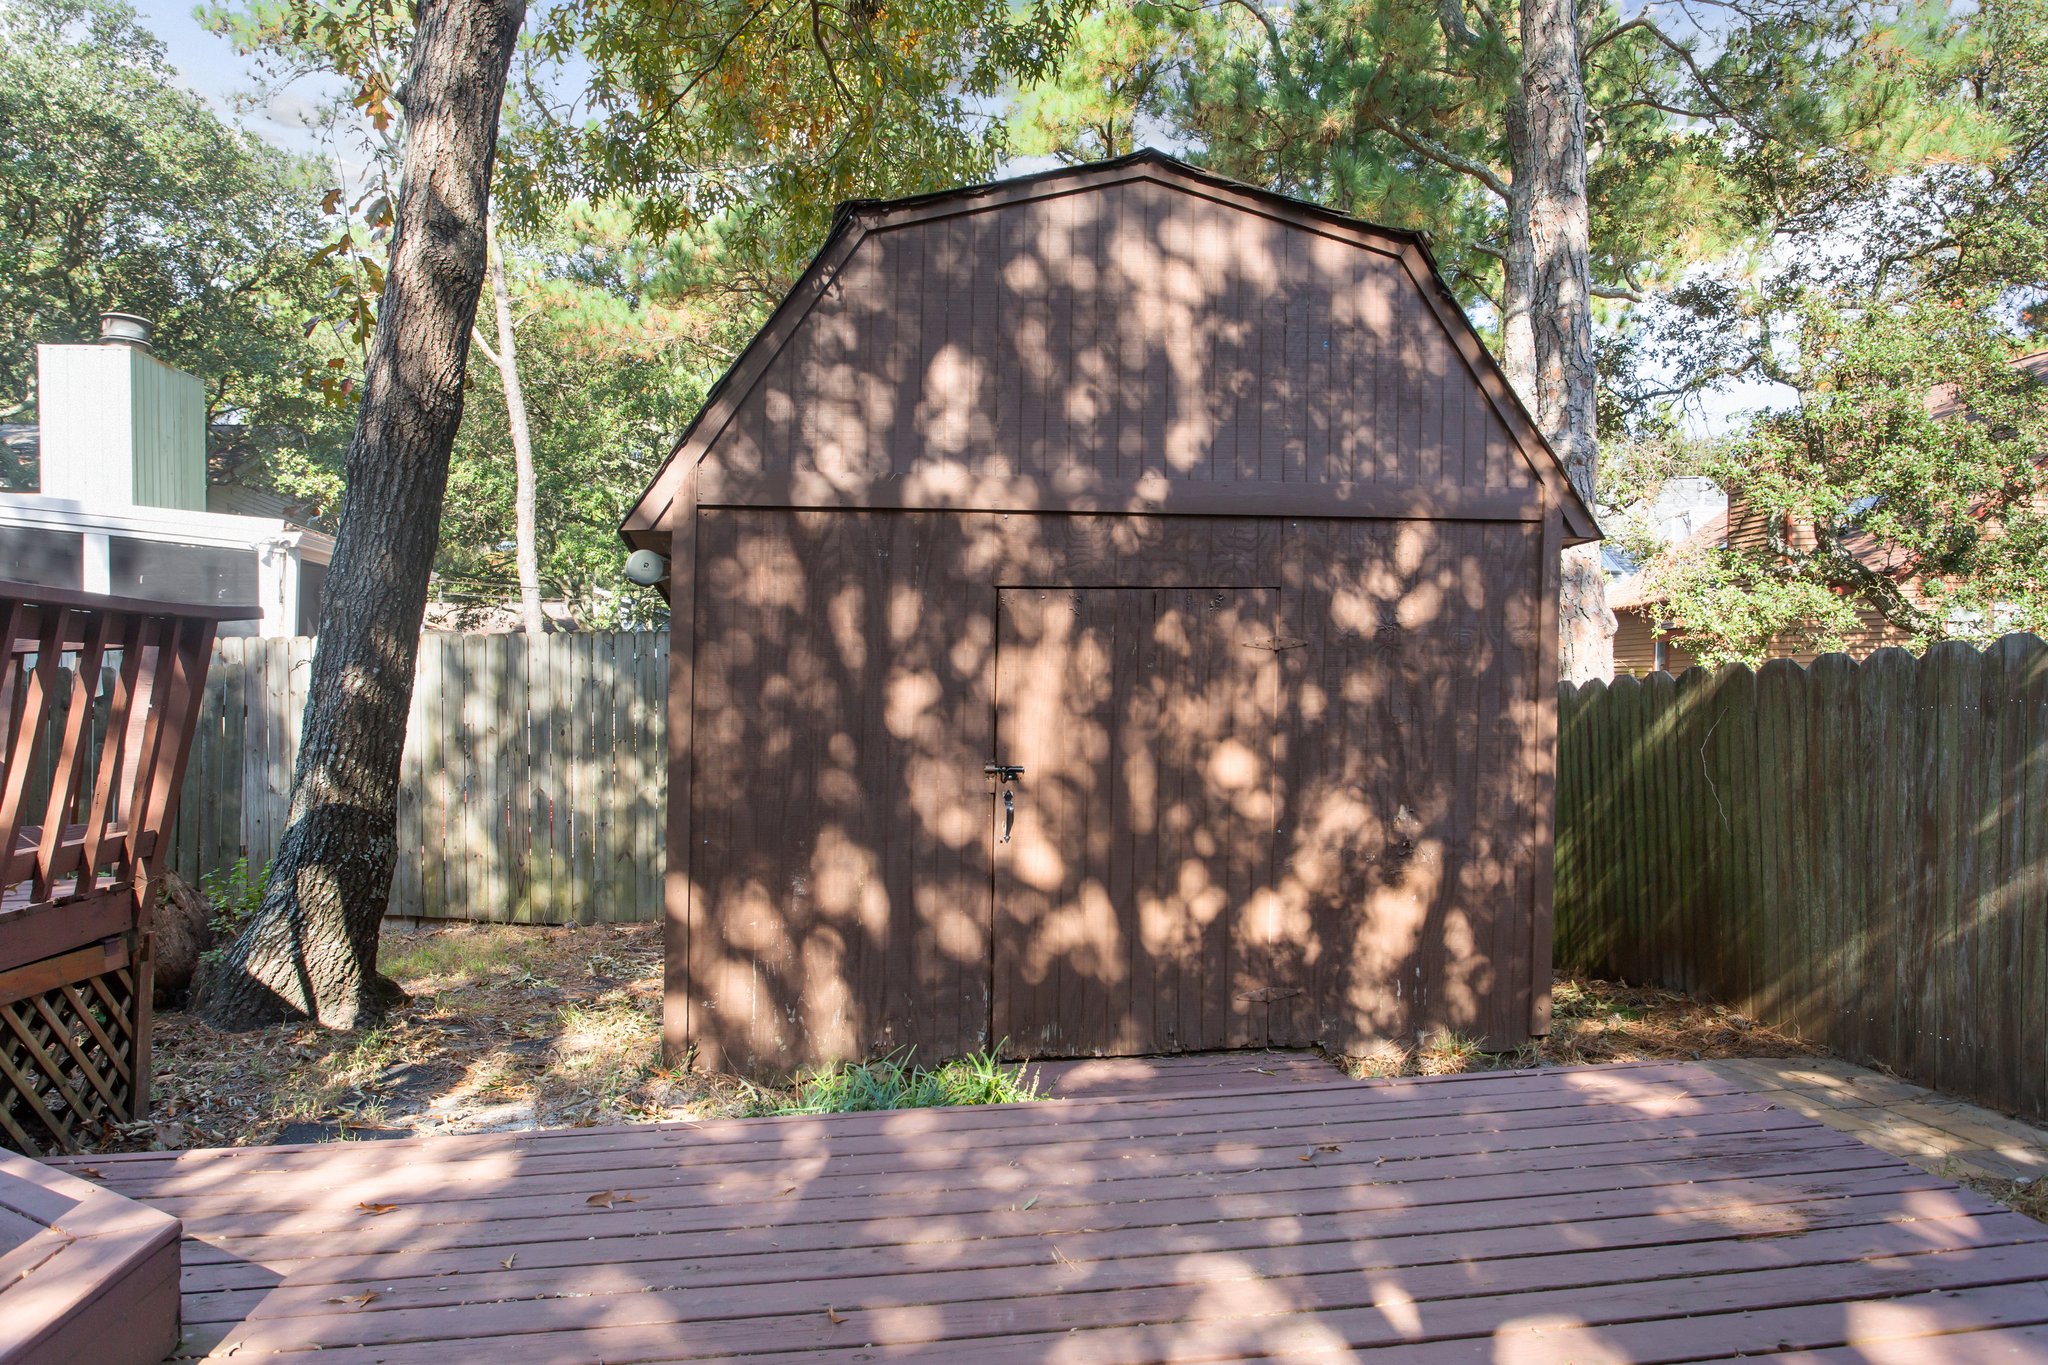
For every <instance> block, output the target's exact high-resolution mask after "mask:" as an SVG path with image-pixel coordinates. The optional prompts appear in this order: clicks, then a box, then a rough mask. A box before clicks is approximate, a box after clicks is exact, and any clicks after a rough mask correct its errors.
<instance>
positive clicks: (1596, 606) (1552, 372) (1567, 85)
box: [1503, 0, 1614, 682]
mask: <svg viewBox="0 0 2048 1365" xmlns="http://www.w3.org/2000/svg"><path fill="white" fill-rule="evenodd" d="M1579 38H1580V35H1579V21H1578V12H1577V10H1576V8H1575V7H1574V5H1573V4H1572V3H1571V0H1525V3H1524V4H1523V6H1522V80H1521V89H1520V91H1519V98H1517V99H1516V100H1515V101H1514V103H1513V105H1512V106H1511V108H1510V110H1509V123H1510V128H1509V147H1510V154H1511V157H1512V159H1513V162H1514V181H1513V185H1512V187H1511V188H1512V191H1513V193H1512V196H1511V201H1510V204H1509V210H1508V212H1509V231H1508V237H1509V247H1508V267H1507V277H1508V278H1507V288H1506V290H1505V297H1504V311H1505V313H1506V316H1505V318H1504V319H1503V321H1504V323H1505V326H1506V342H1507V346H1506V349H1507V366H1506V368H1507V371H1508V377H1509V379H1510V380H1511V381H1512V382H1513V383H1514V384H1515V385H1516V386H1517V388H1519V389H1520V390H1521V392H1522V394H1523V396H1524V397H1525V398H1528V399H1533V402H1532V403H1531V406H1532V407H1533V408H1534V409H1535V414H1536V422H1537V425H1538V426H1540V427H1541V428H1542V430H1543V434H1544V435H1545V436H1546V437H1547V438H1548V439H1549V441H1550V443H1551V445H1552V447H1553V448H1555V449H1556V451H1557V453H1558V455H1559V456H1560V457H1561V458H1562V459H1563V460H1564V463H1565V469H1566V471H1567V472H1568V473H1569V474H1570V476H1571V481H1572V484H1573V486H1574V487H1576V488H1577V489H1578V490H1579V495H1580V496H1581V497H1583V498H1585V499H1586V501H1587V502H1588V503H1591V502H1592V500H1593V476H1594V471H1595V469H1596V467H1597V462H1598V457H1599V424H1598V417H1597V409H1596V393H1597V387H1596V385H1597V376H1596V372H1595V370H1594V366H1593V291H1592V284H1593V279H1592V261H1591V251H1592V248H1591V236H1592V229H1591V222H1590V210H1589V207H1588V204H1587V201H1586V85H1585V72H1584V67H1583V65H1582V63H1581V59H1580V50H1579ZM1606 590H1607V578H1606V575H1605V574H1604V573H1603V572H1602V570H1601V566H1600V547H1599V546H1598V545H1581V546H1577V547H1576V548H1573V549H1570V550H1567V551H1565V552H1564V562H1563V565H1562V573H1561V574H1560V585H1559V594H1560V600H1559V604H1558V636H1559V639H1558V647H1559V649H1560V650H1561V652H1562V653H1561V667H1560V673H1561V675H1562V676H1563V677H1564V678H1566V679H1568V680H1570V681H1574V682H1583V681H1586V680H1587V679H1590V678H1609V677H1612V676H1613V675H1614V615H1613V613H1611V612H1609V611H1608V610H1607V591H1606Z"/></svg>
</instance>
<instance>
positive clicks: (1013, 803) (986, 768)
mask: <svg viewBox="0 0 2048 1365" xmlns="http://www.w3.org/2000/svg"><path fill="white" fill-rule="evenodd" d="M981 770H982V771H983V772H985V773H987V774H988V777H989V781H991V782H1000V783H1002V784H1003V836H1002V838H1000V839H998V840H996V842H997V843H999V844H1007V843H1009V842H1010V832H1011V831H1012V830H1014V829H1015V828H1016V827H1017V787H1016V783H1017V782H1018V781H1019V780H1020V779H1022V778H1023V776H1024V768H1023V765H1021V764H1017V763H984V764H982V765H981Z"/></svg>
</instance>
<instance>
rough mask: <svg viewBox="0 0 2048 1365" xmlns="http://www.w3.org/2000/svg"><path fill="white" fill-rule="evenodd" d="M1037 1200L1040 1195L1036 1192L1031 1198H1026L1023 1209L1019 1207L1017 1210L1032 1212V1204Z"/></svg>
mask: <svg viewBox="0 0 2048 1365" xmlns="http://www.w3.org/2000/svg"><path fill="white" fill-rule="evenodd" d="M1037 1202H1038V1196H1037V1195H1035V1194H1034V1195H1032V1196H1031V1197H1030V1198H1029V1199H1027V1200H1025V1201H1024V1207H1023V1208H1021V1209H1018V1210H1017V1212H1019V1213H1029V1212H1031V1206H1032V1205H1033V1204H1036V1203H1037Z"/></svg>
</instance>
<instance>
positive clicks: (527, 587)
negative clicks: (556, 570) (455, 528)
mask: <svg viewBox="0 0 2048 1365" xmlns="http://www.w3.org/2000/svg"><path fill="white" fill-rule="evenodd" d="M490 259H491V302H492V305H493V316H494V317H495V318H496V319H497V323H498V349H497V352H496V353H495V354H494V355H493V356H492V357H491V360H492V362H493V363H494V364H495V365H496V366H497V367H498V378H499V379H500V380H501V381H503V383H504V387H505V424H506V425H507V426H508V427H510V428H511V429H512V471H513V478H514V480H515V481H516V483H515V487H514V490H513V495H512V546H513V551H514V554H515V557H516V560H517V563H518V568H519V619H520V620H521V621H522V622H523V623H524V624H525V626H526V633H527V634H528V635H543V634H546V633H547V628H548V623H547V618H546V617H544V616H542V615H541V611H540V547H539V545H538V544H537V543H536V542H537V537H536V533H535V531H534V520H533V496H534V494H533V428H532V427H531V426H530V425H529V424H528V422H527V420H526V388H525V386H524V385H522V384H521V383H520V382H519V342H518V339H517V338H515V337H514V336H513V335H512V291H511V290H510V289H508V288H507V287H506V285H505V255H504V253H503V252H501V251H500V250H498V237H497V233H496V232H495V231H493V232H492V233H491V234H490Z"/></svg>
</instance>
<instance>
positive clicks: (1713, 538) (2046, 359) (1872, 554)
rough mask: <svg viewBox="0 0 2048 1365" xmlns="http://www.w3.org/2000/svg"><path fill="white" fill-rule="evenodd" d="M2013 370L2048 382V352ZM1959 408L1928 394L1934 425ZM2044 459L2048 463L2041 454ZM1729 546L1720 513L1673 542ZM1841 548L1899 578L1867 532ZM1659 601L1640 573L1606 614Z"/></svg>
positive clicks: (1624, 582) (1951, 399) (1622, 583)
mask: <svg viewBox="0 0 2048 1365" xmlns="http://www.w3.org/2000/svg"><path fill="white" fill-rule="evenodd" d="M2012 366H2013V368H2014V369H2016V370H2024V371H2025V372H2026V373H2028V374H2030V375H2032V376H2033V377H2034V378H2036V379H2039V380H2042V381H2043V382H2048V351H2035V352H2033V353H2031V354H2028V355H2023V356H2021V357H2019V358H2018V359H2017V360H2015V361H2013V362H2012ZM1961 407H1962V405H1961V404H1960V403H1958V402H1957V401H1956V386H1955V385H1953V384H1937V385H1935V386H1934V387H1933V388H1932V389H1929V390H1928V391H1927V412H1928V415H1929V416H1931V417H1933V418H1934V419H1935V420H1936V421H1941V420H1943V419H1945V418H1949V417H1953V416H1955V414H1956V413H1957V412H1958V411H1960V410H1961ZM2042 458H2043V459H2048V452H2044V454H2043V456H2042ZM1727 543H1728V513H1727V511H1726V509H1723V511H1722V512H1721V514H1720V515H1719V516H1715V517H1711V518H1709V519H1708V520H1707V521H1706V522H1705V523H1703V524H1702V525H1701V526H1700V528H1699V529H1698V530H1697V531H1694V532H1693V533H1692V534H1691V535H1689V536H1686V537H1685V538H1684V539H1683V540H1680V541H1676V542H1674V547H1675V548H1680V549H1683V548H1688V547H1698V548H1704V549H1719V548H1721V547H1722V546H1724V545H1726V544H1727ZM1841 544H1842V548H1843V550H1845V551H1847V552H1848V553H1849V554H1850V555H1851V556H1852V557H1853V558H1854V559H1855V560H1856V561H1857V562H1858V563H1859V564H1861V565H1863V567H1864V568H1866V569H1869V570H1870V571H1871V572H1873V573H1878V574H1883V575H1885V576H1886V577H1888V578H1897V577H1900V576H1901V574H1902V573H1903V571H1904V567H1905V566H1904V565H1903V564H1901V563H1900V561H1899V558H1898V552H1897V550H1896V547H1894V546H1889V545H1886V544H1885V543H1884V542H1883V541H1880V540H1879V539H1878V538H1877V537H1876V536H1873V535H1871V534H1870V533H1869V532H1868V531H1863V530H1857V531H1852V532H1851V533H1849V534H1848V535H1845V536H1843V537H1842V542H1841ZM1658 600H1660V599H1657V598H1654V597H1652V596H1650V595H1649V594H1648V592H1647V590H1646V585H1645V584H1644V581H1643V571H1642V570H1640V569H1638V570H1637V571H1636V572H1635V573H1632V574H1627V575H1625V576H1623V577H1621V578H1617V579H1615V580H1613V581H1612V582H1610V583H1609V584H1608V585H1607V608H1608V610H1609V611H1628V610H1631V609H1638V608H1642V607H1647V606H1649V605H1651V604H1652V603H1653V602H1655V601H1658Z"/></svg>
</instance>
